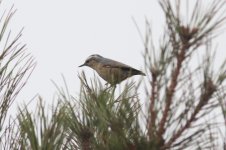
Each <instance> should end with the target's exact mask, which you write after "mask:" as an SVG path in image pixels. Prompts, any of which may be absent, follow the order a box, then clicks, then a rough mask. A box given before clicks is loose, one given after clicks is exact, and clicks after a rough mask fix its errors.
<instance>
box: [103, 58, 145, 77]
mask: <svg viewBox="0 0 226 150" xmlns="http://www.w3.org/2000/svg"><path fill="white" fill-rule="evenodd" d="M109 60H110V61H109V63H108V61H106V62H107V63H106V62H105V64H104V65H103V66H104V67H107V68H120V69H122V70H123V71H128V72H133V73H134V74H142V75H145V74H144V73H143V72H141V71H140V70H137V69H135V68H133V67H131V66H129V65H126V64H123V63H121V62H118V61H115V60H112V59H109Z"/></svg>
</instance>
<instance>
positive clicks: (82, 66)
mask: <svg viewBox="0 0 226 150" xmlns="http://www.w3.org/2000/svg"><path fill="white" fill-rule="evenodd" d="M83 66H86V64H82V65H80V66H78V67H83Z"/></svg>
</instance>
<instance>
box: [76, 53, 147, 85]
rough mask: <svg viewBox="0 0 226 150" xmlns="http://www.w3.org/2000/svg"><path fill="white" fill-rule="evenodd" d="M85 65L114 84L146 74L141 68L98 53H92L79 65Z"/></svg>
mask: <svg viewBox="0 0 226 150" xmlns="http://www.w3.org/2000/svg"><path fill="white" fill-rule="evenodd" d="M83 66H88V67H90V68H92V69H93V70H95V71H96V72H97V73H98V74H99V76H100V77H101V78H103V79H104V80H105V81H106V82H107V83H109V84H110V85H113V86H115V85H117V84H119V83H120V82H122V81H123V80H125V79H127V78H129V77H131V76H134V75H142V76H146V75H145V73H143V72H142V71H140V70H137V69H135V68H133V67H130V66H129V65H126V64H124V63H121V62H118V61H115V60H112V59H109V58H105V57H103V56H101V55H98V54H93V55H90V56H89V57H88V58H87V59H86V60H85V63H84V64H82V65H80V66H79V67H83Z"/></svg>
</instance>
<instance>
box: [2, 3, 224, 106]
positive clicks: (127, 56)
mask: <svg viewBox="0 0 226 150" xmlns="http://www.w3.org/2000/svg"><path fill="white" fill-rule="evenodd" d="M12 4H14V9H17V12H16V14H15V15H14V17H13V20H12V22H11V26H12V27H11V30H12V32H15V33H16V32H18V31H19V30H20V29H21V28H22V27H24V32H23V38H22V42H23V43H25V44H27V49H28V52H29V53H31V54H32V55H33V56H34V58H35V60H36V61H37V67H36V68H35V70H34V72H33V74H32V76H31V78H30V80H29V82H28V84H27V85H26V87H25V88H24V90H23V91H22V93H21V94H20V96H19V97H18V99H17V102H16V103H17V104H18V103H19V104H20V102H23V101H29V100H30V99H31V98H32V97H33V96H34V95H35V94H36V93H39V94H40V95H41V96H43V97H44V99H46V100H47V101H48V102H51V100H52V99H53V95H54V92H55V91H56V88H55V87H54V85H53V83H52V82H51V80H53V81H55V82H56V83H58V85H60V86H61V85H62V86H63V83H62V78H61V74H63V75H64V76H65V78H66V80H67V83H68V86H69V88H70V91H71V92H74V95H76V94H77V93H78V92H79V87H80V86H79V85H80V82H79V79H78V77H77V74H78V73H79V72H81V71H82V70H84V71H85V73H86V74H88V76H89V77H92V76H93V72H94V71H93V70H92V69H90V68H87V67H84V68H82V69H81V68H78V66H79V65H81V64H82V63H83V62H84V61H85V59H86V58H87V57H88V56H89V55H91V54H100V55H102V56H104V57H107V58H111V59H115V60H118V61H121V62H123V63H125V64H128V65H130V66H133V67H135V68H137V69H141V70H144V69H143V67H144V65H143V64H144V63H143V58H142V52H143V49H144V48H143V45H142V42H141V39H140V37H139V34H138V31H137V29H136V27H135V24H134V23H133V21H132V17H134V18H135V20H136V21H137V24H138V25H139V27H140V29H141V31H142V32H143V34H144V33H145V32H144V31H145V30H144V22H145V17H147V18H148V19H149V20H150V21H151V23H152V27H153V35H154V37H156V39H155V40H156V41H158V39H159V37H160V36H161V34H163V28H164V16H163V13H162V11H161V8H160V6H159V4H158V1H157V0H111V1H110V0H64V1H63V0H37V1H34V0H3V4H2V6H1V9H2V8H3V9H6V10H8V9H9V8H10V6H11V5H12ZM225 39H226V34H225V33H224V34H223V35H221V36H220V37H219V38H217V43H218V49H219V53H220V54H221V56H222V53H225V50H224V47H226V45H225V42H222V41H225ZM223 56H225V55H223ZM223 56H222V57H223ZM135 79H136V77H135Z"/></svg>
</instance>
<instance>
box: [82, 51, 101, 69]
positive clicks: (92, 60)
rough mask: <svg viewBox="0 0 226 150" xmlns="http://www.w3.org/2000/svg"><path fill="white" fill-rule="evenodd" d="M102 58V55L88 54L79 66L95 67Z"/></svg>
mask: <svg viewBox="0 0 226 150" xmlns="http://www.w3.org/2000/svg"><path fill="white" fill-rule="evenodd" d="M102 59H103V57H102V56H100V55H98V54H94V55H90V56H89V57H88V58H87V59H86V61H85V63H84V64H82V65H80V66H79V67H83V66H88V67H91V68H95V66H96V65H98V63H99V62H100V61H101V60H102Z"/></svg>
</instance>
